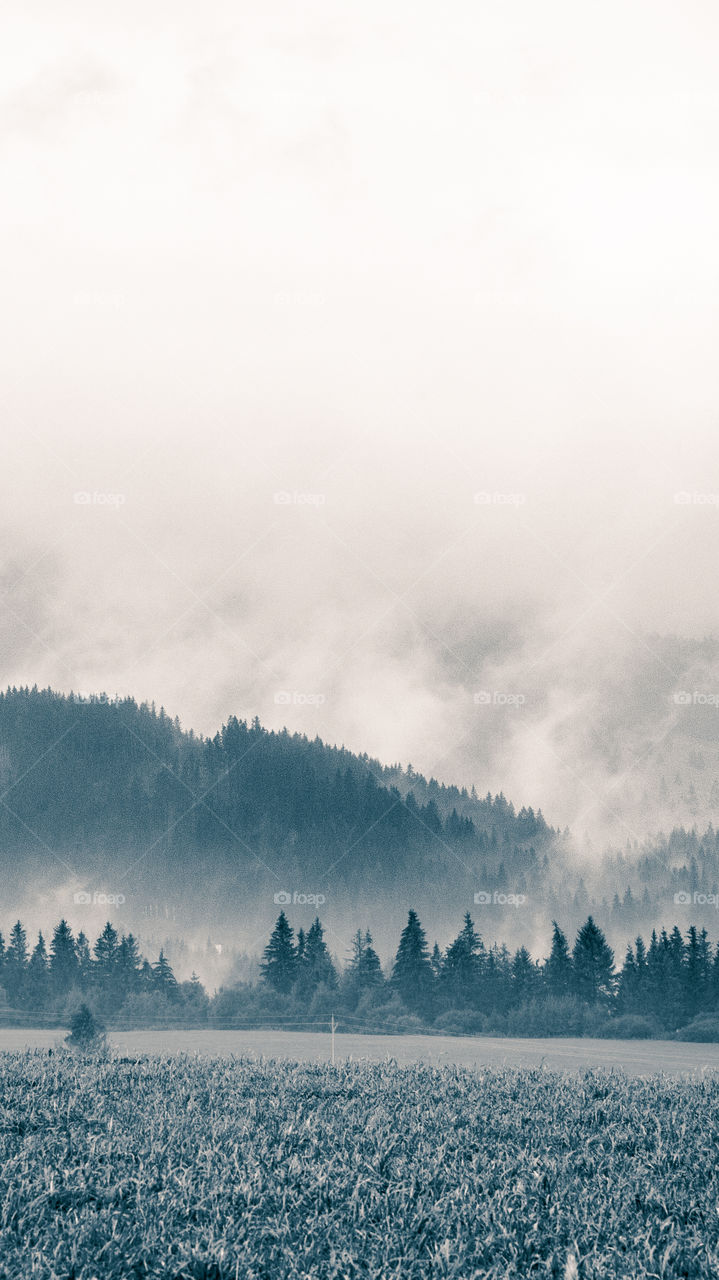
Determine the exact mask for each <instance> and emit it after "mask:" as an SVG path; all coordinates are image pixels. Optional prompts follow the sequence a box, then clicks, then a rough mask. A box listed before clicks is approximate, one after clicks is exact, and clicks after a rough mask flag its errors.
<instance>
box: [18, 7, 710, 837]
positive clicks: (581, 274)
mask: <svg viewBox="0 0 719 1280" xmlns="http://www.w3.org/2000/svg"><path fill="white" fill-rule="evenodd" d="M258 8H259V6H256V5H255V6H250V5H245V4H237V3H233V4H229V3H228V4H222V3H217V2H215V0H210V2H209V3H204V4H203V5H201V6H198V5H195V4H178V3H177V0H173V3H172V4H170V3H162V2H159V0H153V2H152V3H151V4H150V5H148V4H147V3H146V0H143V3H142V4H140V3H138V2H136V0H129V2H128V3H125V4H123V5H122V6H120V7H116V8H115V10H114V12H113V13H111V12H109V11H108V10H107V7H106V6H98V5H92V4H89V3H78V2H77V0H64V3H63V4H62V6H59V7H58V6H57V5H50V4H41V3H36V4H35V5H34V6H32V10H31V11H29V10H28V8H27V6H25V5H20V4H13V3H10V4H9V6H6V18H5V21H4V34H3V39H2V42H0V75H1V78H2V109H1V112H0V152H1V155H0V159H1V163H2V173H3V194H2V201H1V202H0V226H1V244H2V255H3V264H2V280H3V286H2V291H1V294H0V329H1V333H0V338H1V342H0V361H1V363H2V417H3V440H4V445H3V467H2V533H3V552H4V554H3V584H2V585H3V590H4V592H5V595H4V605H3V613H2V626H1V635H0V641H1V647H0V664H1V670H0V682H1V683H2V684H12V683H21V682H22V683H26V682H27V683H38V684H52V685H53V686H54V687H56V688H60V689H66V690H69V689H71V688H73V689H76V690H81V691H88V692H89V691H97V690H101V689H103V690H106V691H107V692H109V693H110V694H114V693H116V692H117V693H121V694H124V693H132V694H134V695H135V696H136V697H137V698H138V699H148V700H149V699H154V700H155V701H156V702H157V703H158V704H160V703H163V704H164V705H165V706H166V708H167V709H168V711H170V712H171V713H172V714H175V713H177V714H179V715H180V717H181V719H182V722H183V724H185V725H186V726H188V727H189V726H192V727H194V728H195V729H196V730H198V731H202V732H209V731H214V729H215V728H216V727H218V726H219V724H220V723H221V722H222V721H223V720H224V719H226V718H227V716H228V715H229V714H231V713H235V714H237V715H240V716H252V715H255V714H257V715H259V716H260V719H261V720H262V721H263V723H265V724H267V725H269V726H274V727H278V726H280V725H281V724H284V723H287V724H288V725H289V726H290V727H291V728H297V729H301V730H303V731H306V732H308V733H311V734H314V733H315V732H317V733H320V734H321V735H322V736H323V737H325V738H326V739H328V740H329V741H336V742H341V741H344V742H345V743H346V744H347V745H348V746H351V747H352V748H354V749H357V750H367V751H369V752H370V753H372V754H376V755H378V756H380V757H381V758H382V759H383V760H385V761H388V762H389V761H394V760H402V761H403V762H405V763H406V762H407V761H410V760H411V761H412V763H413V764H414V765H415V767H417V768H420V769H422V770H424V771H427V772H434V773H436V774H437V775H438V776H440V777H443V778H445V779H446V780H454V779H456V780H458V781H461V782H465V783H468V784H469V783H472V782H474V783H475V784H476V785H477V787H478V788H479V789H480V790H486V789H487V788H488V787H489V788H491V789H492V790H495V789H499V788H500V787H503V788H504V790H505V792H507V793H508V794H510V795H511V796H512V797H513V798H514V799H515V800H516V801H517V802H518V803H533V804H535V805H537V804H539V805H542V807H543V808H544V809H545V812H546V813H547V816H548V817H549V818H550V819H551V820H554V821H565V820H570V819H571V818H572V817H573V816H574V814H575V812H576V810H577V807H578V802H577V798H576V794H575V793H576V791H577V789H578V788H579V789H581V787H582V786H583V785H584V783H585V781H587V780H588V784H591V786H592V787H599V788H601V787H602V786H603V785H604V784H605V782H606V777H605V776H604V775H602V776H601V777H599V778H593V777H592V775H591V773H587V774H586V777H585V775H584V774H582V778H581V779H579V780H578V779H577V777H576V772H575V771H576V769H577V768H579V769H580V772H581V771H582V770H590V768H591V764H592V758H591V754H590V753H589V752H586V753H585V755H584V756H583V757H582V761H581V765H578V764H577V755H576V752H577V743H578V742H580V741H583V740H584V737H586V733H587V728H588V725H589V724H590V723H596V721H597V718H599V719H600V720H601V721H602V722H603V723H607V724H608V726H609V727H608V728H607V732H608V733H611V732H612V731H613V730H616V731H617V732H619V730H620V729H623V728H625V727H626V726H627V725H631V723H632V716H633V714H634V701H633V699H635V698H636V696H637V695H636V689H637V687H640V688H641V691H642V692H641V698H642V700H643V701H642V707H643V712H642V713H643V714H644V713H646V710H647V707H648V706H649V707H651V699H652V697H655V698H656V700H657V707H661V710H660V711H658V712H657V722H658V723H660V724H663V723H664V722H665V720H666V716H667V715H668V714H671V712H670V707H669V704H670V700H671V693H672V690H675V689H676V688H677V687H680V688H683V687H684V680H685V678H688V677H687V676H686V673H685V670H684V669H683V668H680V667H677V664H676V662H674V661H668V660H667V658H666V653H665V650H663V649H660V646H659V645H658V644H657V641H656V635H657V634H659V635H663V634H667V633H681V634H684V635H687V636H690V637H696V638H701V637H702V636H704V635H706V634H711V633H715V632H718V631H719V618H718V616H717V614H718V610H719V604H718V597H717V591H716V581H717V574H716V569H717V556H716V547H717V538H718V537H719V523H718V522H719V505H718V504H719V466H718V465H717V458H718V457H719V450H718V448H717V437H718V434H719V398H718V394H717V367H718V366H717V358H716V353H717V340H718V338H719V333H718V327H719V326H718V323H717V307H718V299H719V291H718V288H717V285H718V277H719V238H718V237H717V235H716V227H717V226H718V225H719V165H718V161H717V156H718V155H719V89H718V88H717V78H716V67H717V54H718V52H719V49H718V43H719V42H718V36H719V11H717V9H716V7H715V6H714V5H711V4H709V3H708V0H707V2H706V3H698V2H697V0H682V3H681V4H679V3H673V4H669V3H657V2H656V0H653V3H651V4H649V3H630V4H627V3H626V0H624V2H623V3H621V4H620V3H614V2H613V0H610V3H606V2H604V3H602V4H598V3H597V4H593V3H590V4H584V5H576V4H573V3H559V2H558V0H549V2H548V3H545V4H543V5H541V6H540V5H537V4H536V3H509V4H506V5H502V6H497V5H494V4H492V5H490V4H486V3H477V2H476V0H474V2H473V3H471V4H470V3H467V4H450V5H449V6H437V5H434V6H429V5H420V6H418V5H416V4H412V5H410V4H406V3H395V4H394V5H390V6H387V5H386V4H384V3H383V4H378V3H374V2H373V0H370V2H369V3H367V2H366V0H365V2H364V3H362V4H361V5H359V4H357V5H342V6H338V5H335V4H330V3H329V2H328V0H319V2H314V3H308V4H305V5H302V6H300V7H298V6H296V5H294V4H289V3H288V4H278V3H269V4H265V5H263V6H261V9H262V12H261V13H258V12H256V10H258ZM677 494H683V495H685V499H686V495H688V500H684V501H676V500H675V499H676V495H677ZM277 495H281V497H282V500H278V499H277ZM623 686H624V688H625V690H629V691H630V692H629V693H627V694H626V706H624V703H625V693H623V691H622V690H623ZM717 688H719V681H718V683H717ZM486 693H489V694H490V695H491V697H492V701H491V702H490V703H489V704H487V703H486V702H483V701H482V700H481V698H482V695H483V694H486ZM507 694H521V695H522V698H523V699H524V701H523V702H521V701H520V702H518V703H514V704H511V703H510V704H507V702H506V700H505V701H504V702H502V701H501V699H502V698H504V697H505V695H507ZM308 695H314V698H313V699H310V700H308ZM495 695H498V697H499V701H497V700H496V699H495ZM623 708H624V709H623ZM608 711H609V712H610V713H611V714H609V716H607V712H608ZM650 718H651V716H650ZM634 727H635V728H636V725H635V726H634ZM585 799H586V797H585ZM579 807H580V808H583V804H582V805H579Z"/></svg>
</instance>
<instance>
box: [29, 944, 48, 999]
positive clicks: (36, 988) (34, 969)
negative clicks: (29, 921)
mask: <svg viewBox="0 0 719 1280" xmlns="http://www.w3.org/2000/svg"><path fill="white" fill-rule="evenodd" d="M49 998H50V969H49V965H48V958H47V948H46V947H45V939H44V938H43V936H42V933H39V934H38V938H37V943H36V945H35V947H34V949H33V953H32V955H31V956H30V961H29V964H28V967H27V977H26V980H25V1003H26V1004H27V1006H28V1008H30V1009H37V1010H41V1009H44V1008H46V1006H47V1004H48V1001H49Z"/></svg>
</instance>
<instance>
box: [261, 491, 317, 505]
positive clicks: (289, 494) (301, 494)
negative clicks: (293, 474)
mask: <svg viewBox="0 0 719 1280" xmlns="http://www.w3.org/2000/svg"><path fill="white" fill-rule="evenodd" d="M272 501H273V502H274V503H275V506H278V507H323V506H324V505H325V502H326V501H327V495H326V494H324V493H309V492H307V491H306V490H304V489H278V490H277V492H276V493H274V494H273V495H272Z"/></svg>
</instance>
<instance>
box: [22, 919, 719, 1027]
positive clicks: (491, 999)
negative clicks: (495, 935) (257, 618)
mask: <svg viewBox="0 0 719 1280" xmlns="http://www.w3.org/2000/svg"><path fill="white" fill-rule="evenodd" d="M3 993H4V998H3ZM81 1004H87V1005H88V1006H89V1007H90V1008H91V1009H92V1010H93V1012H94V1013H96V1014H97V1015H99V1016H100V1017H101V1018H102V1019H103V1021H109V1022H110V1023H111V1024H112V1023H114V1024H115V1025H152V1024H159V1025H165V1024H167V1025H170V1024H171V1025H177V1026H182V1025H185V1026H202V1025H214V1026H218V1027H222V1026H255V1025H257V1026H260V1025H264V1026H267V1025H275V1026H280V1027H281V1026H297V1027H300V1026H305V1027H317V1026H326V1025H327V1023H328V1022H329V1019H330V1018H331V1017H332V1016H335V1017H337V1018H338V1019H339V1020H340V1022H341V1024H343V1025H344V1027H345V1029H352V1028H354V1029H356V1030H358V1031H370V1030H378V1031H388V1032H389V1031H394V1032H410V1031H420V1030H429V1029H432V1030H435V1031H440V1032H450V1033H458V1034H461V1033H464V1034H481V1033H483V1032H486V1033H495V1034H509V1035H583V1034H584V1035H617V1036H648V1035H671V1034H680V1035H682V1036H683V1037H684V1038H694V1039H707V1040H719V943H717V944H716V945H715V946H712V944H711V942H710V940H709V936H708V934H707V931H706V929H699V928H697V926H696V925H691V926H690V927H689V929H688V930H687V933H686V936H684V935H683V934H682V932H681V930H680V929H679V927H678V926H677V925H675V926H674V928H673V929H672V930H671V931H670V932H667V930H666V929H662V930H661V931H660V932H657V931H656V930H654V931H652V934H651V937H650V939H649V942H648V943H645V942H644V940H643V938H642V937H641V935H639V936H638V937H637V938H636V939H635V941H634V942H633V943H631V944H630V945H629V946H628V947H627V949H626V953H625V956H624V960H623V963H622V965H621V966H620V967H617V965H616V964H615V957H614V952H613V950H612V948H611V947H610V945H609V943H608V941H607V938H606V936H605V934H604V932H603V930H602V929H601V928H600V927H599V925H598V924H597V923H596V921H595V920H594V919H593V917H592V916H588V918H587V919H586V921H585V922H584V924H583V925H582V926H581V927H580V928H579V929H578V931H577V934H576V937H575V939H574V942H573V944H571V945H570V942H569V940H568V938H567V936H566V934H565V933H564V931H563V930H562V929H561V928H560V926H559V924H557V923H556V921H555V922H553V929H552V937H551V944H550V948H549V954H548V956H547V958H546V959H544V960H542V961H539V960H536V959H533V958H532V956H531V954H530V952H529V950H528V949H527V948H526V947H525V946H520V947H518V948H517V949H516V950H515V951H514V952H510V950H509V948H508V947H507V946H506V945H504V944H501V945H500V944H497V943H495V944H493V945H492V946H490V947H487V946H485V944H484V941H483V939H482V937H481V935H480V934H479V932H478V931H477V929H476V927H475V924H474V921H473V920H472V917H471V915H470V914H469V913H467V914H466V915H465V917H464V921H463V924H462V928H461V930H460V932H459V933H458V934H457V937H456V938H454V940H453V941H452V942H451V943H450V944H449V945H448V946H447V947H445V948H444V949H441V948H440V947H439V945H438V944H437V943H436V942H435V944H434V946H433V948H432V949H430V947H429V945H428V942H427V936H426V933H425V931H424V929H423V927H422V924H421V922H420V920H419V917H418V915H417V913H416V912H415V911H414V910H411V911H410V912H409V915H408V918H407V923H406V925H405V927H404V929H403V931H402V934H401V937H400V939H399V943H398V946H397V950H396V953H395V956H394V960H393V961H392V963H391V965H390V966H388V968H387V970H386V971H385V970H384V969H383V967H382V964H381V961H380V958H379V955H378V953H377V951H376V950H375V947H374V945H373V939H372V935H371V933H370V932H369V930H366V929H365V930H364V931H363V930H358V931H357V932H356V934H355V935H354V938H353V939H352V944H351V948H350V952H349V955H348V957H347V960H346V963H345V964H344V965H343V966H340V965H338V963H337V961H336V960H335V958H334V957H333V956H332V954H331V953H330V950H329V947H328V945H327V941H326V938H325V932H324V928H323V926H322V924H321V922H320V920H319V918H316V919H315V920H314V922H313V924H312V925H311V927H310V928H309V929H308V930H307V931H305V930H304V929H303V928H300V929H299V930H298V931H297V933H295V931H294V929H293V927H292V925H291V924H290V922H289V920H288V918H287V916H286V914H285V912H284V911H282V912H281V913H280V915H279V917H278V919H277V922H276V924H275V926H274V928H273V930H272V933H271V935H270V937H269V940H268V942H267V945H266V947H265V948H264V952H263V956H262V963H261V965H260V979H259V981H257V982H254V983H250V982H243V983H234V984H232V985H228V986H226V987H224V988H221V989H220V990H219V991H218V992H215V993H214V994H213V995H212V996H209V995H208V993H207V992H206V991H205V989H204V987H203V985H202V983H201V982H200V981H199V979H198V977H197V976H196V975H195V974H194V973H193V975H192V977H191V979H190V980H189V981H183V982H179V981H178V980H177V979H176V977H175V975H174V973H173V970H172V966H171V965H170V963H169V961H168V959H167V957H166V956H165V954H164V952H163V951H160V954H159V957H158V959H157V960H156V961H155V962H154V963H151V962H150V961H149V960H147V959H146V958H145V957H143V956H142V955H141V953H140V948H139V945H138V942H137V939H136V938H135V937H134V936H133V934H132V933H127V934H122V935H120V934H119V933H118V931H117V930H116V929H115V927H114V926H113V925H112V924H111V923H110V922H109V921H108V922H107V924H106V925H105V927H104V928H103V930H102V932H101V933H100V935H99V936H98V938H97V939H96V940H95V942H94V944H93V945H91V944H90V942H89V940H88V938H87V937H86V935H85V934H84V933H83V932H80V933H78V934H77V935H76V936H75V934H74V933H73V930H72V929H71V927H70V926H69V924H68V923H67V921H65V920H61V921H60V922H59V924H57V925H56V926H55V927H54V929H53V930H52V934H51V937H50V940H49V944H46V941H45V938H44V936H43V934H42V933H40V934H39V935H38V938H37V942H36V943H35V945H34V946H33V948H32V949H30V947H29V945H28V941H27V933H26V930H25V928H24V926H23V924H22V922H21V921H20V920H18V921H17V922H16V923H15V924H14V926H13V928H12V930H11V932H10V934H9V937H8V940H7V943H6V941H5V939H4V938H3V935H2V934H0V1021H3V1022H5V1023H8V1022H12V1021H13V1020H14V1019H16V1018H17V1016H18V1015H22V1016H23V1017H24V1020H25V1021H28V1020H31V1019H32V1018H34V1017H36V1018H38V1019H47V1020H49V1021H56V1022H59V1023H64V1024H67V1023H68V1022H69V1020H70V1019H71V1016H72V1015H73V1013H74V1012H75V1011H76V1010H77V1009H78V1008H79V1006H80V1005H81Z"/></svg>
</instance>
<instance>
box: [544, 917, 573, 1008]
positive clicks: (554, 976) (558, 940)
mask: <svg viewBox="0 0 719 1280" xmlns="http://www.w3.org/2000/svg"><path fill="white" fill-rule="evenodd" d="M552 929H553V932H552V949H551V951H550V953H549V959H548V960H547V963H546V964H545V966H544V978H545V982H546V984H547V991H548V993H549V995H552V996H566V995H568V994H569V992H570V991H571V989H572V957H571V955H570V954H569V943H568V942H567V938H566V934H564V933H563V931H562V930H561V929H560V927H559V925H558V924H557V922H556V920H553V921H552Z"/></svg>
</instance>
